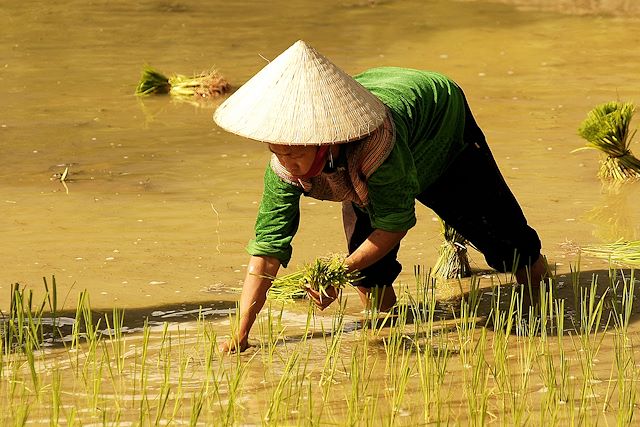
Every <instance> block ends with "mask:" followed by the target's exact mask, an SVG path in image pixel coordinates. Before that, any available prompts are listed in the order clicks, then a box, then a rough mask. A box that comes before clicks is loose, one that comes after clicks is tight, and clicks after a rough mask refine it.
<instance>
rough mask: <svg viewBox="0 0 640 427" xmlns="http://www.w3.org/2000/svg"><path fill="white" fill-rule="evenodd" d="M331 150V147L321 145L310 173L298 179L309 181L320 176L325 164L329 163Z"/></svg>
mask: <svg viewBox="0 0 640 427" xmlns="http://www.w3.org/2000/svg"><path fill="white" fill-rule="evenodd" d="M329 148H331V145H321V146H320V147H318V151H316V156H315V158H314V159H313V163H312V164H311V168H309V171H308V172H307V173H305V174H304V175H301V176H296V178H298V179H309V178H313V177H314V176H317V175H320V172H322V169H323V168H324V165H325V163H326V162H327V153H328V152H329Z"/></svg>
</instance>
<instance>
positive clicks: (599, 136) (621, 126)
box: [575, 101, 640, 181]
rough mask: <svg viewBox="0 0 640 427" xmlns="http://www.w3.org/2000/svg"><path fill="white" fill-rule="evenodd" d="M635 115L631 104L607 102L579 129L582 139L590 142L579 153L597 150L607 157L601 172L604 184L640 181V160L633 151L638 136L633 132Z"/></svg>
mask: <svg viewBox="0 0 640 427" xmlns="http://www.w3.org/2000/svg"><path fill="white" fill-rule="evenodd" d="M634 111H635V106H634V104H633V103H631V102H620V101H611V102H607V103H604V104H601V105H598V106H597V107H595V108H594V109H593V110H591V111H590V112H589V113H588V115H587V118H586V119H585V121H584V122H582V125H581V126H580V128H579V129H578V133H579V134H580V136H581V137H583V138H584V139H586V140H587V146H586V147H583V148H579V149H578V150H584V149H596V150H600V151H601V152H602V153H603V154H604V155H605V157H604V159H603V160H601V162H600V170H599V172H598V176H599V177H600V178H601V179H603V180H606V181H625V180H630V179H639V178H640V160H638V159H637V158H636V157H634V156H633V154H632V153H631V150H630V149H629V147H630V145H631V141H632V139H633V136H634V135H635V133H636V131H635V130H634V131H633V132H630V130H629V128H630V125H631V118H632V117H633V113H634ZM578 150H575V151H578Z"/></svg>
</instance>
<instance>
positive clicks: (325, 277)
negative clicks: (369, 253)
mask: <svg viewBox="0 0 640 427" xmlns="http://www.w3.org/2000/svg"><path fill="white" fill-rule="evenodd" d="M360 278H361V276H360V272H359V271H349V270H348V268H347V265H346V264H345V258H344V256H342V255H338V254H333V255H329V256H325V257H319V258H316V259H315V260H314V261H313V262H311V263H308V264H305V265H304V267H303V268H302V269H300V270H298V271H296V272H294V273H291V274H287V275H285V276H281V277H277V278H274V279H273V282H272V283H271V288H270V289H269V293H268V297H269V299H271V300H278V301H289V300H293V299H297V298H304V297H305V296H306V295H307V291H306V288H311V289H313V290H315V291H317V292H320V295H321V296H328V294H327V289H328V288H329V286H333V287H335V288H337V289H338V290H341V289H343V288H344V287H346V286H347V285H353V283H354V282H356V281H358V280H360Z"/></svg>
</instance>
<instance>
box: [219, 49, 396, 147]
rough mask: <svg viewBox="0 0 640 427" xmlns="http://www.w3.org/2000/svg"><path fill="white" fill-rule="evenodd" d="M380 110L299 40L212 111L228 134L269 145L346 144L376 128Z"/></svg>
mask: <svg viewBox="0 0 640 427" xmlns="http://www.w3.org/2000/svg"><path fill="white" fill-rule="evenodd" d="M384 117H385V106H384V104H383V103H382V102H381V101H380V100H379V99H378V98H376V97H375V96H374V95H373V94H372V93H371V92H369V91H368V90H367V89H365V88H364V87H363V86H362V85H361V84H360V83H358V82H357V81H355V80H354V79H353V77H351V76H349V75H348V74H346V73H345V72H344V71H342V70H341V69H340V68H339V67H337V66H336V65H335V64H333V63H332V62H331V61H329V60H328V59H327V58H326V57H324V56H323V55H321V54H320V53H318V52H317V51H316V50H315V49H313V48H312V47H310V46H308V45H307V44H306V43H304V42H303V41H298V42H296V43H294V44H293V45H292V46H291V47H290V48H288V49H287V50H286V51H284V52H283V53H282V54H280V55H279V56H278V57H276V58H275V59H274V60H273V61H272V62H271V63H269V64H268V65H267V66H265V67H264V68H263V69H262V70H261V71H260V72H258V73H257V74H256V75H255V76H253V77H252V78H251V79H250V80H249V81H247V82H246V83H245V84H244V85H243V86H242V87H240V88H239V89H238V90H237V91H236V92H235V93H234V94H233V95H231V96H230V97H229V98H228V99H227V100H226V101H225V102H224V103H223V104H222V105H220V107H218V109H217V110H216V112H215V113H214V120H215V122H216V123H217V124H218V125H219V126H220V127H222V128H224V129H226V130H227V131H229V132H232V133H235V134H238V135H241V136H243V137H246V138H250V139H254V140H257V141H263V142H268V143H273V144H288V145H323V144H335V143H341V142H347V141H352V140H355V139H359V138H362V137H363V136H365V135H368V134H370V133H371V132H373V131H374V130H375V129H377V128H378V127H379V126H380V125H381V124H382V122H383V120H384Z"/></svg>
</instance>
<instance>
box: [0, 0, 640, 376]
mask: <svg viewBox="0 0 640 427" xmlns="http://www.w3.org/2000/svg"><path fill="white" fill-rule="evenodd" d="M595 3H596V2H586V1H575V2H569V1H563V2H552V1H548V2H545V1H521V0H514V1H502V2H499V3H498V2H496V3H492V2H486V1H462V2H458V1H444V0H434V1H428V2H425V1H418V0H409V1H402V2H399V1H398V2H396V1H366V0H343V1H327V2H305V1H297V0H296V1H287V2H283V1H279V0H278V1H272V2H268V3H264V2H257V1H254V2H242V4H234V2H221V1H217V2H195V1H186V0H185V1H182V2H179V1H151V0H149V1H139V2H129V1H124V0H116V1H95V2H84V1H65V2H55V3H51V2H37V1H35V2H29V3H28V4H24V2H18V1H15V0H5V1H4V2H3V3H2V6H1V7H0V22H1V24H2V25H1V26H0V28H1V30H0V160H1V162H2V167H1V169H0V192H1V194H2V196H0V233H1V235H2V244H1V245H0V260H1V262H2V268H1V269H0V308H2V309H5V308H6V307H7V305H8V296H9V287H10V285H11V284H12V283H16V282H18V283H20V284H22V285H24V286H27V287H29V288H31V289H34V290H36V291H40V290H41V289H42V277H46V278H47V279H48V281H49V283H51V276H54V275H55V277H56V281H57V284H58V293H59V301H60V303H59V305H60V306H63V308H64V309H68V310H73V309H74V308H75V301H76V299H77V295H78V293H79V292H80V291H81V290H84V289H87V290H88V291H89V293H90V296H91V305H92V306H93V307H94V308H104V309H110V308H111V307H114V306H115V307H120V308H125V309H127V313H129V317H128V319H132V320H130V322H131V324H130V325H129V326H130V327H131V329H135V328H136V327H137V326H139V324H134V323H135V321H137V320H140V319H141V318H143V317H144V316H146V315H150V316H151V317H152V318H153V319H155V320H157V321H159V322H162V321H165V320H169V321H172V320H174V319H176V318H177V317H176V316H178V317H179V316H180V315H183V317H190V316H191V317H194V316H195V314H194V310H195V308H197V306H198V305H200V304H203V305H211V306H212V308H211V314H212V316H215V315H220V314H222V315H224V314H226V313H228V310H229V308H230V307H231V306H232V304H233V301H235V300H236V299H237V292H238V290H239V287H240V283H241V280H242V278H243V276H244V271H245V263H246V261H247V255H246V254H245V252H244V246H245V244H246V242H247V241H248V240H249V238H250V237H251V234H252V225H253V221H254V217H255V213H256V210H257V203H258V202H259V198H260V193H261V177H262V174H263V171H264V167H265V165H266V162H267V160H268V153H267V151H266V149H265V147H263V146H261V145H260V144H258V143H255V142H251V141H247V140H243V139H242V138H239V137H235V136H233V135H229V134H226V133H224V132H222V131H221V130H220V129H219V128H217V127H216V125H215V124H214V123H213V122H212V120H211V115H212V113H213V111H214V109H215V106H216V102H213V103H211V104H202V105H192V104H189V103H180V102H174V101H172V100H171V99H169V98H168V97H157V98H146V99H144V100H141V99H138V98H136V97H135V96H133V91H134V88H135V86H136V83H137V81H138V78H139V75H140V71H141V69H142V67H143V65H144V64H145V63H149V64H151V65H153V66H154V67H157V68H158V69H160V70H161V71H164V72H166V73H172V72H176V73H183V74H190V73H194V72H199V71H202V70H206V69H209V68H211V67H216V68H218V69H219V71H220V72H221V73H222V74H224V75H225V76H226V77H227V79H228V80H229V81H230V82H231V83H232V84H233V85H236V86H237V85H240V84H242V82H244V81H246V79H248V78H249V77H250V76H251V75H253V74H254V73H255V72H257V71H258V70H259V69H260V68H261V67H262V66H264V64H265V58H266V59H271V58H273V57H275V56H276V55H277V54H279V53H280V52H281V51H283V50H284V49H285V48H286V47H288V46H289V45H290V44H291V43H293V42H294V41H295V40H297V39H300V38H301V39H305V40H306V41H307V42H309V43H310V44H311V45H313V46H314V47H316V48H317V49H318V50H319V51H321V52H322V53H324V54H325V55H327V56H328V57H330V58H331V59H332V60H333V61H334V62H335V63H337V64H338V65H339V66H341V67H343V68H344V69H345V70H347V71H348V72H351V73H356V72H359V71H361V70H363V69H365V68H367V67H371V66H378V65H401V66H408V67H416V68H425V69H432V70H437V71H441V72H443V73H445V74H448V75H450V76H451V77H453V78H454V79H455V80H457V81H458V82H459V83H460V84H461V85H462V87H463V88H464V89H465V92H466V94H467V97H468V98H469V101H470V104H471V107H472V109H473V111H474V113H475V115H476V117H477V120H478V122H479V123H480V124H481V126H482V127H483V129H484V130H485V133H486V134H487V137H488V140H489V143H490V145H491V147H492V149H493V152H494V155H495V157H496V159H497V161H498V163H499V164H500V166H501V168H502V171H503V173H504V175H505V177H506V179H507V181H508V182H509V184H510V185H511V187H512V189H513V191H514V193H515V194H516V196H517V198H518V199H519V201H520V202H521V204H522V206H523V209H524V211H525V213H526V215H527V217H528V218H529V221H530V223H531V224H532V225H533V226H534V227H535V228H536V229H537V230H538V232H539V234H540V236H541V238H542V240H543V244H544V251H545V253H546V254H547V255H548V257H549V260H550V262H551V263H553V264H555V265H556V266H557V269H558V272H559V274H566V273H567V272H568V271H569V268H570V265H571V264H573V263H576V262H577V257H576V256H575V255H572V254H568V253H567V251H566V250H565V249H564V248H563V246H562V244H563V243H564V242H565V241H567V240H569V241H572V242H574V243H576V244H586V243H599V242H610V241H614V240H617V239H618V238H625V239H639V238H640V209H638V208H637V206H639V205H640V184H633V185H626V186H624V187H622V188H620V189H617V190H609V189H603V188H602V186H601V183H600V182H599V181H598V179H597V178H596V172H597V168H598V163H597V162H598V156H597V154H596V153H594V152H579V153H573V154H572V153H571V151H572V150H574V149H575V148H578V147H581V146H582V145H583V141H582V140H581V139H580V138H579V137H578V136H577V135H576V129H577V127H578V125H579V124H580V122H581V121H582V120H583V118H584V117H585V115H586V112H587V111H588V110H590V109H591V108H592V107H593V106H594V105H596V104H598V103H600V102H604V101H609V100H613V99H617V98H620V99H623V100H635V101H638V100H640V77H639V76H640V73H638V69H640V59H639V57H638V55H637V46H638V42H639V41H640V33H638V30H637V28H638V24H639V19H638V10H637V8H634V6H633V4H632V3H631V2H615V1H609V2H597V4H595ZM523 6H525V7H524V8H523ZM556 6H557V7H556ZM217 102H219V101H217ZM632 150H633V151H634V152H635V153H640V144H639V143H637V142H636V143H634V144H633V145H632ZM66 168H68V173H69V175H68V179H67V180H66V182H65V183H64V184H63V183H61V182H60V181H59V180H57V179H56V176H59V175H60V174H61V173H63V172H64V170H65V169H66ZM452 197H456V195H452ZM302 211H303V213H302V215H303V223H302V227H301V230H300V232H299V235H298V236H297V237H296V240H295V242H294V248H295V251H294V258H293V260H292V265H293V266H295V265H297V264H300V263H302V262H304V261H306V260H309V259H311V258H313V257H315V256H317V255H324V254H326V253H328V252H334V251H339V250H342V248H343V246H344V243H343V237H342V230H341V226H340V220H339V217H340V208H339V206H338V205H337V204H335V203H323V202H315V201H313V200H303V201H302ZM418 218H419V224H418V225H417V226H416V227H415V228H414V229H413V230H412V231H411V232H410V233H409V235H408V236H407V238H406V239H405V241H404V243H403V248H402V250H401V253H400V257H401V261H402V262H403V264H404V265H405V266H406V268H405V271H404V272H403V273H402V275H401V276H400V279H399V280H400V281H402V282H403V283H412V282H413V277H412V272H413V269H412V268H411V267H412V266H413V265H415V264H420V265H424V266H427V267H429V266H431V265H432V264H433V262H434V261H435V258H436V253H437V248H438V246H439V244H440V239H441V238H440V235H439V226H438V223H437V222H435V221H434V217H433V214H432V212H430V211H429V210H428V209H426V208H422V207H419V208H418ZM472 263H473V266H474V267H476V268H478V269H482V268H484V267H485V264H484V261H483V259H482V256H481V255H480V254H477V253H473V254H472ZM604 267H606V263H605V262H603V261H599V260H595V259H590V258H583V259H582V260H581V268H582V270H583V271H585V272H586V277H587V278H588V277H589V272H590V271H601V270H602V268H604ZM352 301H354V303H353V304H352V307H351V311H352V314H354V313H355V314H356V316H357V313H358V310H359V308H358V307H357V305H356V304H355V299H353V298H352ZM214 303H215V304H214ZM292 311H294V312H295V313H297V315H300V316H302V317H301V318H304V313H305V308H304V307H298V308H296V309H292ZM287 322H288V325H289V326H290V327H293V328H297V327H302V326H303V325H304V320H300V321H299V318H298V317H297V316H296V315H294V314H288V320H287ZM222 326H223V329H220V331H223V332H221V333H225V332H224V331H227V329H226V328H227V326H226V325H222ZM632 328H633V329H634V331H635V332H634V333H635V334H637V325H634V326H633V327H632ZM607 348H608V347H607ZM607 348H605V351H603V352H602V355H601V360H603V361H607V360H610V355H609V357H608V356H607V355H606V354H605V353H606V352H607ZM345 351H346V350H345ZM383 358H384V357H383ZM62 359H64V356H63V357H62ZM381 363H384V362H381ZM603 364H604V362H603ZM607 366H608V365H607ZM603 375H604V376H606V374H603ZM456 381H457V380H456Z"/></svg>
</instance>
